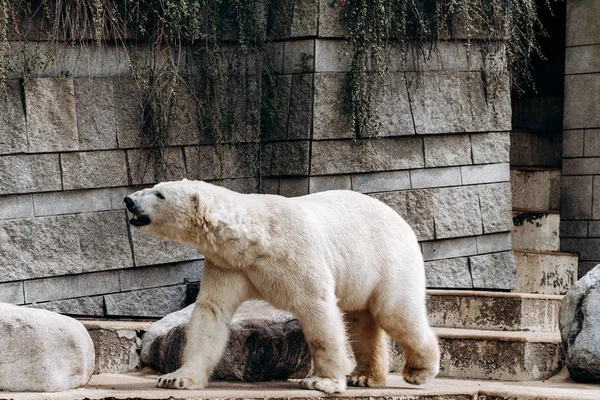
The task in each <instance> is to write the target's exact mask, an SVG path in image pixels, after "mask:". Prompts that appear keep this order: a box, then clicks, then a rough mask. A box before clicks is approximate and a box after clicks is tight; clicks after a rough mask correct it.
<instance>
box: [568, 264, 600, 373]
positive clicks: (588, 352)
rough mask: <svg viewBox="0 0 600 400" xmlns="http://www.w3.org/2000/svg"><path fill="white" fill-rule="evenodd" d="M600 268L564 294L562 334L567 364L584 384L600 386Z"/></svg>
mask: <svg viewBox="0 0 600 400" xmlns="http://www.w3.org/2000/svg"><path fill="white" fill-rule="evenodd" d="M599 311H600V266H596V267H595V268H594V269H592V270H591V271H590V272H588V273H587V274H586V275H585V276H584V277H583V278H581V279H580V280H579V281H578V282H577V283H576V284H575V286H574V287H573V288H572V289H571V290H570V291H569V292H568V293H567V294H566V295H565V298H564V301H563V305H562V307H561V310H560V334H561V337H562V341H563V344H564V346H565V353H566V354H565V358H566V365H567V367H568V368H569V372H570V373H571V376H572V377H573V378H574V379H575V380H577V381H581V382H595V383H600V313H599Z"/></svg>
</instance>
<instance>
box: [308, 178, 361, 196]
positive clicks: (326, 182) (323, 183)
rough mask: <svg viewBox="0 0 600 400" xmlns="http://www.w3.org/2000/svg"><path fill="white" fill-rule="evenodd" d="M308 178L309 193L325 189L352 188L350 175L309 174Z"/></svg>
mask: <svg viewBox="0 0 600 400" xmlns="http://www.w3.org/2000/svg"><path fill="white" fill-rule="evenodd" d="M309 179H310V181H309V187H308V191H309V193H317V192H324V191H326V190H352V180H351V178H350V175H328V176H311V177H310V178H309Z"/></svg>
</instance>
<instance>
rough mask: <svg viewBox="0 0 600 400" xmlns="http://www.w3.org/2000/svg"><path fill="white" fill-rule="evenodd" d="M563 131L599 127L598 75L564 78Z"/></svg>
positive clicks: (599, 78)
mask: <svg viewBox="0 0 600 400" xmlns="http://www.w3.org/2000/svg"><path fill="white" fill-rule="evenodd" d="M564 105H565V106H564V107H565V110H564V119H563V127H564V128H565V129H579V128H597V127H599V126H600V74H583V75H567V76H565V100H564Z"/></svg>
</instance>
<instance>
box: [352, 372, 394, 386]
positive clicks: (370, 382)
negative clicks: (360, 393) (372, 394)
mask: <svg viewBox="0 0 600 400" xmlns="http://www.w3.org/2000/svg"><path fill="white" fill-rule="evenodd" d="M346 382H347V383H348V386H361V387H382V386H383V385H385V377H384V378H383V379H381V378H375V377H372V376H367V375H358V374H357V375H348V376H347V377H346Z"/></svg>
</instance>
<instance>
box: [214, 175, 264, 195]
mask: <svg viewBox="0 0 600 400" xmlns="http://www.w3.org/2000/svg"><path fill="white" fill-rule="evenodd" d="M267 179H268V178H265V179H263V180H262V182H263V183H264V182H265V181H266V180H267ZM210 183H212V184H213V185H218V186H223V187H225V188H227V189H229V190H233V191H234V192H239V193H257V190H258V188H259V184H258V179H256V178H239V179H220V180H218V181H212V182H210Z"/></svg>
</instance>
